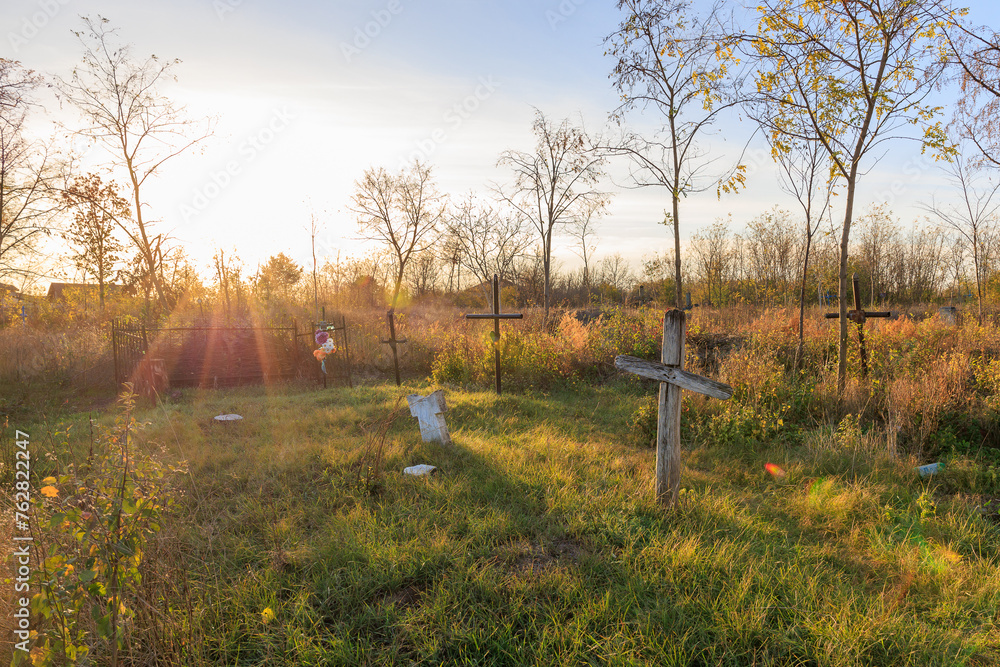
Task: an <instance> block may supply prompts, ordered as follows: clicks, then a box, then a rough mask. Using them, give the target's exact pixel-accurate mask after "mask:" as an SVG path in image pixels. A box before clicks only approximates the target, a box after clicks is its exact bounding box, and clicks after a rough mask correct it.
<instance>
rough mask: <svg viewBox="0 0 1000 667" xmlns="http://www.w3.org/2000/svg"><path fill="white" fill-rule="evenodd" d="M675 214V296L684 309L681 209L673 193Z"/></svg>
mask: <svg viewBox="0 0 1000 667" xmlns="http://www.w3.org/2000/svg"><path fill="white" fill-rule="evenodd" d="M672 199H673V211H674V213H673V215H674V297H675V301H676V302H677V303H676V305H677V308H679V309H681V310H683V309H684V300H683V294H682V292H683V286H682V285H681V221H680V219H679V218H678V217H677V216H678V212H679V210H680V206H679V203H678V201H677V194H676V193H674V194H673V197H672Z"/></svg>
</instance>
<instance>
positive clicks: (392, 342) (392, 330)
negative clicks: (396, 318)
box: [382, 310, 406, 387]
mask: <svg viewBox="0 0 1000 667" xmlns="http://www.w3.org/2000/svg"><path fill="white" fill-rule="evenodd" d="M385 316H386V317H387V318H389V340H384V341H382V344H383V345H388V346H389V347H391V348H392V368H393V370H394V371H396V386H397V387H398V386H399V385H400V384H401V383H400V381H399V355H398V353H397V352H396V345H398V344H399V343H405V342H406V339H405V338H396V324H395V323H394V322H393V320H392V311H391V310H390V311H389V312H388V313H386V314H385Z"/></svg>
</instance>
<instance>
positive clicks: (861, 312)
mask: <svg viewBox="0 0 1000 667" xmlns="http://www.w3.org/2000/svg"><path fill="white" fill-rule="evenodd" d="M851 286H852V287H853V288H854V310H849V311H847V317H848V319H850V320H851V321H852V322H854V323H855V324H857V325H858V345H859V346H860V347H861V377H863V378H866V377H868V350H867V349H865V320H866V319H867V318H869V317H892V313H890V312H888V311H878V312H876V311H866V310H865V309H864V308H862V307H861V290H860V289H858V274H856V273H855V274H853V275H852V276H851ZM825 317H826V319H828V320H837V319H840V313H827V314H826V315H825Z"/></svg>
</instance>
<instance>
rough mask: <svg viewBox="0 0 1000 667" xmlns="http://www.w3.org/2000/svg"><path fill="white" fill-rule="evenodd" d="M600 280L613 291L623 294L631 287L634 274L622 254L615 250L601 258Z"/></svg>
mask: <svg viewBox="0 0 1000 667" xmlns="http://www.w3.org/2000/svg"><path fill="white" fill-rule="evenodd" d="M600 281H601V284H602V285H607V286H608V287H610V288H611V289H612V290H613V291H615V292H617V293H619V294H624V293H625V292H627V291H628V290H629V289H631V288H632V284H633V283H634V282H635V275H634V274H633V273H632V267H630V266H629V264H628V262H627V261H625V258H624V257H622V254H621V253H620V252H616V253H614V254H612V255H608V256H607V257H605V258H604V259H602V260H601V264H600Z"/></svg>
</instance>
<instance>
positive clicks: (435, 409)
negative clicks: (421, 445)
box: [406, 389, 451, 445]
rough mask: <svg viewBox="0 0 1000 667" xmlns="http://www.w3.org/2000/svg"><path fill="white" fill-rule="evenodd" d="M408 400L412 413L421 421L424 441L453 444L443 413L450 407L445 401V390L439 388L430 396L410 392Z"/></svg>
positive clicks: (421, 435) (421, 432) (421, 433)
mask: <svg viewBox="0 0 1000 667" xmlns="http://www.w3.org/2000/svg"><path fill="white" fill-rule="evenodd" d="M406 402H407V403H409V404H410V414H411V415H413V416H414V417H416V418H417V421H418V422H420V437H421V438H423V440H424V442H440V443H442V444H445V445H448V444H451V436H449V435H448V425H447V424H446V423H445V421H444V414H443V413H444V411H445V410H447V409H448V406H447V405H445V402H444V391H442V390H441V389H438V390H437V391H435V392H433V393H431V394H430V395H429V396H419V395H417V394H410V395H409V396H407V397H406Z"/></svg>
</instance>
